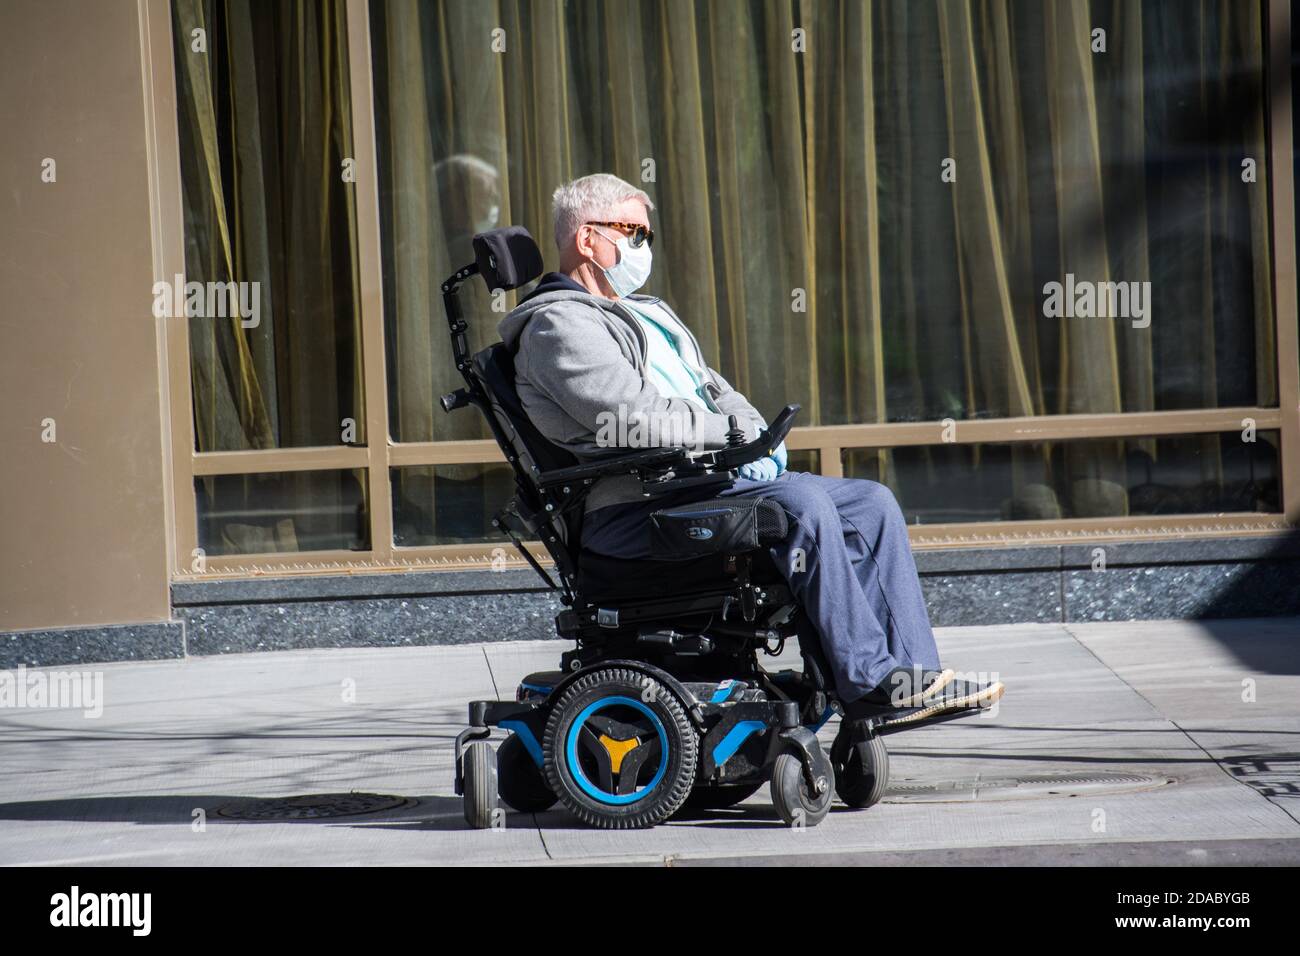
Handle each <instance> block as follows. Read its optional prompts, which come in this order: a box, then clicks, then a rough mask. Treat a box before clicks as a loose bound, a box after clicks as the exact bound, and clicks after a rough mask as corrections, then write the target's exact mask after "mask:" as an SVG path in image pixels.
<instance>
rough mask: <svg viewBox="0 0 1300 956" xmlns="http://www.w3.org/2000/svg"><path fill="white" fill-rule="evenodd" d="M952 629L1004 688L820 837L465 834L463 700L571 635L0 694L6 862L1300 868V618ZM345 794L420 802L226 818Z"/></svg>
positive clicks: (530, 665) (1, 850)
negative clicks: (459, 783) (76, 696)
mask: <svg viewBox="0 0 1300 956" xmlns="http://www.w3.org/2000/svg"><path fill="white" fill-rule="evenodd" d="M938 638H939V646H940V650H941V652H942V654H943V659H944V661H945V663H946V664H947V665H948V666H951V667H954V668H957V669H959V670H966V671H972V672H990V673H996V675H997V676H998V677H1000V679H1001V680H1003V681H1004V682H1005V683H1006V685H1007V694H1006V696H1005V697H1004V698H1003V700H1002V702H1001V704H1000V705H999V707H998V709H997V711H996V713H995V714H993V715H985V716H980V717H973V718H969V719H966V720H962V721H955V722H951V723H947V724H941V725H938V726H935V727H928V728H921V729H918V730H914V731H910V732H906V733H903V734H899V735H896V736H892V737H890V738H889V749H890V753H891V760H892V776H891V780H892V785H891V794H890V796H889V797H887V799H886V802H885V803H883V804H881V805H879V806H876V807H874V808H872V809H870V810H867V811H850V810H846V809H844V808H843V807H842V806H840V805H838V804H836V809H835V810H833V811H832V813H831V815H830V816H829V817H828V818H827V819H826V821H825V822H824V823H822V824H821V825H820V826H818V827H815V828H811V829H807V830H788V829H785V828H784V827H782V826H781V825H780V824H779V822H778V821H777V819H776V818H775V816H774V814H773V812H772V809H771V806H770V803H769V797H768V794H767V790H766V788H764V789H763V790H760V791H759V793H758V794H756V795H755V796H754V797H752V798H750V800H749V801H747V802H746V803H745V804H743V805H742V806H741V807H739V808H737V809H735V810H730V811H720V812H713V813H702V814H699V815H696V816H693V817H689V818H679V819H675V820H673V821H671V822H670V823H668V824H666V825H664V826H661V827H658V828H656V829H654V830H648V831H635V832H616V833H611V832H601V831H594V830H588V829H585V828H582V827H580V826H579V825H578V824H577V823H576V822H575V821H574V820H572V819H571V818H570V817H568V816H567V814H565V813H564V812H563V811H560V810H553V811H550V812H548V813H545V814H540V815H537V816H536V817H534V816H531V815H520V814H513V813H512V814H510V815H509V816H508V818H507V826H506V828H505V829H504V830H495V831H492V830H490V831H471V830H468V829H466V827H465V824H464V822H463V820H462V817H461V809H460V800H459V798H457V797H455V796H454V795H453V794H452V785H451V778H452V770H451V764H452V749H451V744H452V739H453V738H454V736H455V734H456V733H457V732H458V731H459V730H460V729H461V728H462V727H463V723H464V720H465V703H466V702H467V701H469V700H471V699H473V698H482V697H496V696H500V697H503V698H507V699H512V698H513V693H514V687H515V684H516V682H517V681H518V680H519V678H520V677H522V676H523V675H524V674H526V673H527V672H529V671H532V670H539V669H550V668H553V667H555V666H556V665H557V663H558V659H559V654H560V652H561V651H562V650H563V649H564V648H565V646H567V645H565V644H562V643H560V642H554V641H544V642H530V643H520V644H500V643H497V644H481V645H461V646H455V647H424V648H410V649H380V650H319V651H292V652H283V653H274V654H246V655H232V656H226V657H209V658H192V659H188V660H182V661H167V662H157V663H144V664H110V665H100V666H98V667H97V668H96V670H98V671H100V672H102V674H103V695H104V701H105V703H104V710H103V715H102V716H101V717H99V718H97V719H95V718H88V717H85V716H83V715H82V714H81V712H80V711H71V710H49V709H30V708H17V709H8V708H6V709H0V766H3V768H4V773H3V774H0V863H6V864H60V863H67V864H72V863H77V864H115V865H135V864H154V865H176V864H181V865H227V864H251V865H294V864H307V865H335V864H344V865H352V864H363V865H364V864H428V863H475V864H482V863H552V862H562V863H592V862H595V863H618V862H647V863H664V862H668V863H675V862H681V863H710V862H713V863H716V862H727V861H732V860H748V861H750V862H753V863H756V864H772V863H782V862H803V863H807V862H818V861H824V862H828V863H830V862H834V863H846V862H847V863H871V862H881V863H908V862H913V863H931V864H945V863H979V862H994V863H1000V864H1006V863H1012V864H1014V863H1018V862H1027V863H1054V862H1081V863H1100V864H1107V865H1114V864H1124V863H1133V862H1139V863H1161V862H1167V863H1173V864H1195V863H1205V862H1216V863H1222V862H1227V863H1241V864H1263V863H1280V862H1289V863H1300V619H1282V618H1273V619H1259V620H1246V621H1230V622H1202V623H1187V622H1138V623H1131V624H1090V625H1068V626H1062V625H1017V626H1010V627H996V628H986V627H981V628H950V629H941V630H940V631H939V632H938ZM781 666H797V655H796V654H795V653H793V650H788V651H787V652H786V654H785V655H784V656H783V658H782V659H780V660H778V661H775V662H773V664H772V666H771V669H779V668H780V667H781ZM62 670H71V668H62ZM1252 695H1253V699H1252ZM1243 697H1245V698H1246V699H1243ZM834 729H835V723H834V722H832V724H831V725H830V726H829V727H828V728H827V729H826V730H824V731H823V734H824V737H825V742H826V744H827V746H829V743H830V740H831V738H832V737H833V735H834ZM349 791H361V792H368V793H377V794H389V795H394V796H396V797H402V798H407V799H406V800H405V801H404V802H402V803H401V805H399V806H396V807H395V808H393V809H389V810H383V811H380V812H375V813H369V814H365V815H358V816H351V817H346V818H334V819H324V820H314V821H313V820H302V821H288V822H272V821H266V822H263V821H258V822H248V821H235V820H231V819H227V818H224V817H223V816H221V815H220V812H219V811H220V808H222V807H229V806H230V805H232V804H235V803H236V802H237V801H240V800H241V799H243V798H260V799H262V800H267V801H269V800H270V799H272V798H278V797H287V796H306V795H312V794H329V793H340V792H342V793H346V792H349ZM395 802H396V801H395ZM245 806H246V807H247V806H252V807H253V808H257V807H260V806H261V804H260V803H257V802H254V803H253V804H245ZM196 820H197V821H199V822H203V821H206V822H205V824H204V825H202V826H199V825H197V824H196ZM994 848H996V849H994Z"/></svg>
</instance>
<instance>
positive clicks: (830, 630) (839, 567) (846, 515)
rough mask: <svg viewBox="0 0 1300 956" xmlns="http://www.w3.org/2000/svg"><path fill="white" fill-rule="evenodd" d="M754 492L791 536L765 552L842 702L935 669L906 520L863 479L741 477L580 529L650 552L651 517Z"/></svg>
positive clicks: (599, 541) (588, 540) (630, 550)
mask: <svg viewBox="0 0 1300 956" xmlns="http://www.w3.org/2000/svg"><path fill="white" fill-rule="evenodd" d="M733 495H739V496H747V497H752V496H755V495H762V496H763V497H765V498H771V499H773V500H775V501H776V502H778V503H779V504H780V505H781V507H782V508H784V509H785V512H786V514H787V515H788V516H789V519H790V534H789V535H788V536H787V538H786V540H785V541H784V542H782V543H781V544H780V545H775V546H772V547H770V548H769V549H768V551H769V553H770V554H771V556H772V560H773V561H774V562H775V564H776V567H777V568H778V569H780V570H781V573H782V574H783V575H785V577H786V580H787V581H789V583H790V589H791V591H792V592H793V593H794V595H795V597H796V598H797V599H798V601H799V603H800V604H801V605H802V606H803V608H804V611H805V613H806V614H807V616H808V618H809V620H810V621H811V623H812V625H813V626H814V627H816V629H817V633H818V636H819V637H820V638H821V645H822V650H823V652H824V653H825V655H826V659H827V661H828V662H829V664H830V667H831V675H832V677H833V679H834V681H835V687H836V690H837V691H838V692H839V695H840V698H841V699H842V700H845V701H852V700H857V699H858V698H859V697H861V696H862V695H863V694H865V693H866V692H867V691H869V690H871V689H872V688H874V687H876V686H877V685H879V684H880V683H881V682H883V681H884V679H885V675H886V674H888V673H889V671H890V670H891V669H892V668H894V667H899V666H903V667H913V666H919V667H924V668H927V669H935V668H938V666H939V650H938V648H937V647H936V646H935V643H934V632H933V631H932V630H931V629H930V615H929V613H928V612H927V611H926V608H925V599H924V597H923V596H922V594H921V582H920V580H919V579H918V578H917V575H916V562H915V561H914V560H913V558H912V548H911V544H910V542H909V541H908V538H907V523H906V522H905V521H904V520H903V513H902V512H901V511H900V510H899V507H898V502H897V501H895V500H894V495H893V492H891V491H890V490H889V489H888V488H886V487H885V486H884V485H882V484H879V483H878V482H874V481H868V480H866V479H861V478H826V477H823V476H821V475H813V474H809V473H807V472H800V471H787V472H784V473H783V474H782V475H781V476H780V477H779V478H777V479H776V480H775V481H751V480H749V479H747V478H741V479H739V480H738V481H737V482H736V483H735V484H734V485H733V486H732V487H730V488H728V489H726V490H725V491H722V492H720V493H719V492H717V491H716V490H711V491H708V492H704V493H701V492H698V491H697V492H693V493H685V494H683V495H679V496H665V497H664V498H659V499H653V500H649V499H647V500H646V501H643V502H642V501H638V502H633V503H631V504H626V505H614V506H611V507H608V508H601V509H599V510H597V511H594V512H592V513H591V514H589V515H587V517H586V519H585V520H584V522H583V536H582V540H583V547H584V548H585V549H587V550H589V551H593V552H595V553H597V554H604V555H609V556H610V557H616V558H645V557H648V556H649V554H650V546H649V541H650V534H649V524H648V517H649V514H650V512H652V511H657V510H658V509H660V508H665V507H671V506H673V505H677V504H682V503H684V502H687V501H694V500H699V499H701V498H713V497H719V498H722V497H729V496H733Z"/></svg>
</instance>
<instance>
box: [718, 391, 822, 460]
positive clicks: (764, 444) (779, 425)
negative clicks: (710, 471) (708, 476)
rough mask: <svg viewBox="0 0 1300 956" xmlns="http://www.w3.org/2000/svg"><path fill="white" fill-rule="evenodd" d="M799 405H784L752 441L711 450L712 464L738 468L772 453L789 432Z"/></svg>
mask: <svg viewBox="0 0 1300 956" xmlns="http://www.w3.org/2000/svg"><path fill="white" fill-rule="evenodd" d="M801 407H802V406H800V405H787V406H785V408H783V409H781V411H780V413H779V414H778V415H777V416H776V418H775V419H773V421H772V424H770V425H768V426H767V427H766V428H764V429H763V430H762V431H761V432H760V433H759V435H758V437H757V438H755V439H754V440H753V441H751V442H746V443H745V444H743V445H737V446H735V447H734V448H723V449H722V450H721V451H715V452H713V464H714V466H715V467H716V468H720V469H723V470H730V469H732V468H739V467H740V466H741V465H747V464H749V463H750V462H752V461H758V460H759V459H760V458H766V457H767V456H768V455H770V454H772V452H774V451H775V450H776V446H777V445H779V444H781V442H783V441H785V436H786V435H788V434H790V427H791V426H792V425H793V424H794V417H795V416H796V415H797V414H799V410H800V408H801Z"/></svg>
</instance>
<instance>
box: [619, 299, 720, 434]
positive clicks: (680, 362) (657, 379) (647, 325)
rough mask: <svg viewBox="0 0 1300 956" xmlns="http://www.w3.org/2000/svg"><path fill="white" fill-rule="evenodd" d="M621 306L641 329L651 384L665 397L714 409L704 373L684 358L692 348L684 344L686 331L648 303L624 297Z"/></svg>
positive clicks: (686, 338)
mask: <svg viewBox="0 0 1300 956" xmlns="http://www.w3.org/2000/svg"><path fill="white" fill-rule="evenodd" d="M622 304H623V305H625V306H627V308H628V310H629V311H630V312H631V313H632V314H633V315H634V316H636V319H637V322H638V323H640V325H641V330H642V331H643V332H645V337H646V342H647V343H649V348H648V349H647V352H646V362H647V364H648V366H649V368H648V373H649V378H650V381H651V383H652V384H653V385H654V387H655V388H656V389H658V391H659V394H660V395H663V396H664V397H666V398H684V399H686V400H687V401H688V402H694V403H695V404H696V405H698V406H700V408H703V409H704V410H705V411H709V412H717V411H718V407H717V406H716V405H714V404H713V399H711V398H710V397H709V393H708V392H707V391H705V389H704V381H705V376H706V374H707V373H706V372H705V370H704V369H702V368H696V367H694V366H693V365H692V364H691V363H690V362H689V361H688V360H687V359H686V357H685V356H686V355H689V354H690V353H691V351H693V350H692V349H691V348H690V346H689V345H687V344H686V343H687V342H688V341H689V338H688V334H687V332H686V330H685V329H683V328H682V327H681V325H680V324H679V323H678V322H677V321H675V320H674V319H673V317H672V315H670V314H669V313H668V312H667V311H665V310H664V309H660V308H657V307H656V306H654V305H653V304H651V303H646V302H636V303H633V302H631V301H629V300H628V299H624V300H623V302H622Z"/></svg>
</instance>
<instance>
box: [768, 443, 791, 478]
mask: <svg viewBox="0 0 1300 956" xmlns="http://www.w3.org/2000/svg"><path fill="white" fill-rule="evenodd" d="M772 460H773V461H774V462H776V473H777V474H778V475H779V474H781V473H782V472H784V471H785V466H786V462H788V461H789V460H790V456H789V455H788V454H787V453H786V450H785V442H781V444H779V445H777V446H776V451H774V452H772Z"/></svg>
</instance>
